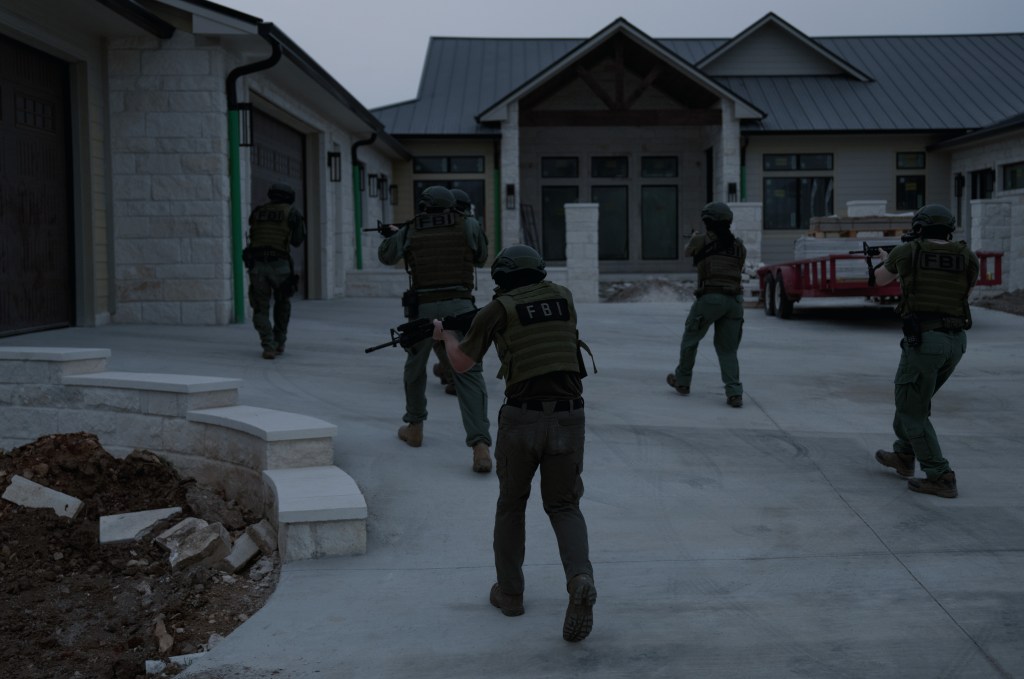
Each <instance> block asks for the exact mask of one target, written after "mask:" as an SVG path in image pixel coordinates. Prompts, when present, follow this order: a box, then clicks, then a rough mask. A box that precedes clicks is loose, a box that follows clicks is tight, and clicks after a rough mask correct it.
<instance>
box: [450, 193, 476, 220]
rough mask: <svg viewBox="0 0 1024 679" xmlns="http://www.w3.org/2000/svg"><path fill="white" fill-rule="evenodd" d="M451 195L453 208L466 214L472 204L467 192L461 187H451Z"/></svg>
mask: <svg viewBox="0 0 1024 679" xmlns="http://www.w3.org/2000/svg"><path fill="white" fill-rule="evenodd" d="M452 196H454V197H455V209H456V210H458V211H459V212H461V213H463V214H468V213H469V209H470V208H471V207H472V206H473V200H472V199H471V198H470V197H469V194H468V193H466V192H465V191H463V190H462V189H452Z"/></svg>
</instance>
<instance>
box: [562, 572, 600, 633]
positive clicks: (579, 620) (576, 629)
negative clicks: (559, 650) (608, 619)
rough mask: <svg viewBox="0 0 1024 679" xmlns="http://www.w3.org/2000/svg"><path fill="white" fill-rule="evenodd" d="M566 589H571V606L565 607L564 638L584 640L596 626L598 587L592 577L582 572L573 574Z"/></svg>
mask: <svg viewBox="0 0 1024 679" xmlns="http://www.w3.org/2000/svg"><path fill="white" fill-rule="evenodd" d="M566 589H568V590H569V606H568V608H566V609H565V622H563V623H562V638H563V639H565V640H566V641H583V640H584V639H586V638H587V635H588V634H590V630H592V629H593V628H594V603H596V602H597V588H596V587H594V579H593V578H592V577H590V576H589V575H587V574H586V573H580V574H579V575H574V576H573V578H572V580H570V581H569V584H568V585H567V586H566Z"/></svg>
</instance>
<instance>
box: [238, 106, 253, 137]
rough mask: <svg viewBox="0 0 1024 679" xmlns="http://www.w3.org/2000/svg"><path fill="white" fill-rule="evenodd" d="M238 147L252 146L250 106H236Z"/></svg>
mask: <svg viewBox="0 0 1024 679" xmlns="http://www.w3.org/2000/svg"><path fill="white" fill-rule="evenodd" d="M238 145H239V146H252V104H251V103H249V102H247V101H244V102H241V103H240V104H238Z"/></svg>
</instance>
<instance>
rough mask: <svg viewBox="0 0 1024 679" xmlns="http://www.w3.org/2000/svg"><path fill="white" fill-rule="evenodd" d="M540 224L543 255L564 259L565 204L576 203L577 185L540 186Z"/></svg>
mask: <svg viewBox="0 0 1024 679" xmlns="http://www.w3.org/2000/svg"><path fill="white" fill-rule="evenodd" d="M540 194H541V197H540V202H541V207H540V226H541V242H542V244H543V251H542V252H541V255H543V257H544V259H545V260H547V261H558V262H561V261H565V204H566V203H578V202H579V198H580V189H579V187H578V186H542V187H541V190H540Z"/></svg>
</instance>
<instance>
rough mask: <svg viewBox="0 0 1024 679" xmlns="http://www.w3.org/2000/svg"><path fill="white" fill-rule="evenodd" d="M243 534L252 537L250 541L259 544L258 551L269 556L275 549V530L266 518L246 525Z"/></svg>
mask: <svg viewBox="0 0 1024 679" xmlns="http://www.w3.org/2000/svg"><path fill="white" fill-rule="evenodd" d="M245 534H246V535H248V536H249V537H250V538H252V541H253V542H255V543H256V544H257V545H258V546H259V548H260V551H261V552H263V553H264V554H266V555H267V556H271V555H273V553H274V552H275V551H277V531H276V530H274V526H273V525H272V524H271V523H270V522H269V521H267V520H266V519H263V520H262V521H260V522H259V523H254V524H252V525H251V526H246V528H245Z"/></svg>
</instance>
